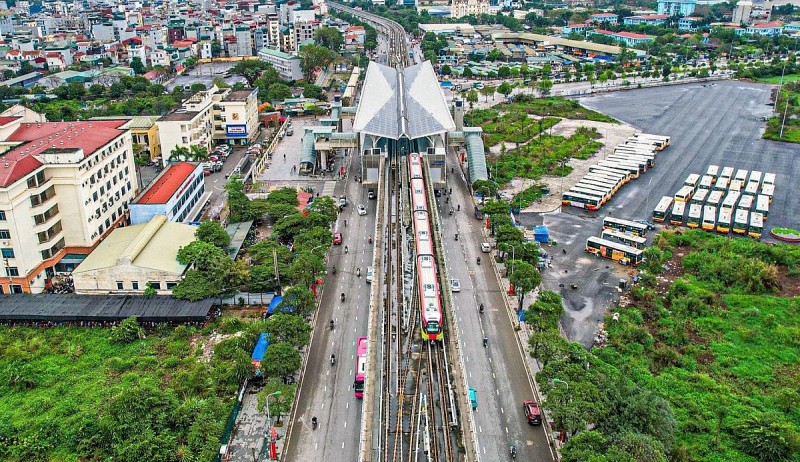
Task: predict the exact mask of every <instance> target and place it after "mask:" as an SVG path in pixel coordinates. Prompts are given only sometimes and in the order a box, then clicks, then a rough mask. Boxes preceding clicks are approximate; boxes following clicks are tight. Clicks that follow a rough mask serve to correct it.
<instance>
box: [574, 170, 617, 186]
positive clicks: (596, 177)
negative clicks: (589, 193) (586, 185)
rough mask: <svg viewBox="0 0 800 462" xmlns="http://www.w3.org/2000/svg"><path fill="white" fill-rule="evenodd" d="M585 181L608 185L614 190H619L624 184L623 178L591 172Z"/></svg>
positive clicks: (585, 177)
mask: <svg viewBox="0 0 800 462" xmlns="http://www.w3.org/2000/svg"><path fill="white" fill-rule="evenodd" d="M583 179H584V180H592V181H595V182H598V183H605V184H608V185H609V186H611V187H613V188H614V190H617V189H619V188H620V186H622V185H623V183H624V182H623V178H622V177H621V176H617V177H611V176H606V175H603V174H602V173H597V172H589V173H587V174H586V175H585V176H584V177H583Z"/></svg>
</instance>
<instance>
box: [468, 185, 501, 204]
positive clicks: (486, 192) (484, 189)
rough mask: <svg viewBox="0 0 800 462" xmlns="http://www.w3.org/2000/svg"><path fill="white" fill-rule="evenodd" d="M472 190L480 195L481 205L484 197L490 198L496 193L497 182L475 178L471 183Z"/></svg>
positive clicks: (484, 199)
mask: <svg viewBox="0 0 800 462" xmlns="http://www.w3.org/2000/svg"><path fill="white" fill-rule="evenodd" d="M472 191H474V192H475V194H479V195H480V196H481V205H483V204H484V203H485V201H486V197H489V198H492V197H494V195H495V194H497V184H496V183H495V182H494V181H489V180H475V182H474V183H472Z"/></svg>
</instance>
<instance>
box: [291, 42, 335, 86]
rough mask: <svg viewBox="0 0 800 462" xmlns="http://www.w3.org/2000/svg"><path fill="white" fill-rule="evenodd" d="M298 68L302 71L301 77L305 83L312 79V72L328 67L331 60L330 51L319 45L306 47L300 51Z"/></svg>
mask: <svg viewBox="0 0 800 462" xmlns="http://www.w3.org/2000/svg"><path fill="white" fill-rule="evenodd" d="M299 55H300V60H301V61H300V67H301V68H302V70H303V77H304V78H305V79H306V81H307V82H311V81H312V79H313V78H314V72H316V70H317V69H322V68H325V67H327V66H328V64H330V62H331V61H332V60H333V56H332V55H331V51H330V50H329V49H327V48H325V47H321V46H319V45H306V46H304V47H302V48H301V49H300V53H299Z"/></svg>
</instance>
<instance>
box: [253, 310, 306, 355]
mask: <svg viewBox="0 0 800 462" xmlns="http://www.w3.org/2000/svg"><path fill="white" fill-rule="evenodd" d="M264 330H265V331H267V332H269V339H270V341H271V342H278V343H279V342H286V343H289V344H291V345H293V346H295V347H298V348H299V347H303V346H306V345H308V342H309V340H310V339H311V326H310V325H308V323H307V322H306V321H305V320H304V319H303V318H301V317H300V316H294V315H291V314H283V313H275V314H273V315H272V316H270V317H269V318H268V319H267V320H266V322H264Z"/></svg>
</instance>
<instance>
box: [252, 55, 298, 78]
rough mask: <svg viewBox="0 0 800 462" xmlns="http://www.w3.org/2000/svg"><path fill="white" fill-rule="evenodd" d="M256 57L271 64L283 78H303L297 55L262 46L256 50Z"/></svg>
mask: <svg viewBox="0 0 800 462" xmlns="http://www.w3.org/2000/svg"><path fill="white" fill-rule="evenodd" d="M258 59H260V60H261V61H266V62H268V63H270V64H272V67H274V68H275V70H276V71H278V75H280V76H281V78H282V79H283V80H300V79H302V78H303V70H302V69H301V68H300V58H299V57H298V56H295V55H290V54H289V53H284V52H282V51H278V50H273V49H270V48H262V49H261V51H259V52H258Z"/></svg>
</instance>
